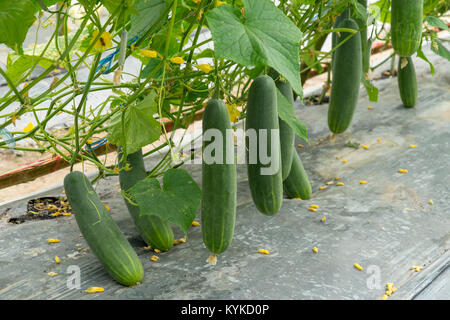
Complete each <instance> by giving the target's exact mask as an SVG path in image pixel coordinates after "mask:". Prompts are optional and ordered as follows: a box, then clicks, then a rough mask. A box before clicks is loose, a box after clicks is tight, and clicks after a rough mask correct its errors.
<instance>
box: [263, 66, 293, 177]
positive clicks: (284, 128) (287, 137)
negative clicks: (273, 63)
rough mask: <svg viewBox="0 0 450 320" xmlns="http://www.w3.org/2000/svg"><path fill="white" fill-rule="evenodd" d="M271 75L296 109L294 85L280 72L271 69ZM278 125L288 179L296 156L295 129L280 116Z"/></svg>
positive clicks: (282, 156)
mask: <svg viewBox="0 0 450 320" xmlns="http://www.w3.org/2000/svg"><path fill="white" fill-rule="evenodd" d="M269 75H270V77H271V78H272V79H273V80H275V85H276V86H277V88H278V90H280V92H281V94H282V95H283V96H284V97H285V98H286V99H287V100H288V101H289V103H290V105H291V106H292V110H294V94H293V92H292V87H291V85H290V84H289V82H288V81H287V80H283V79H281V77H280V75H279V74H278V72H276V71H275V70H273V69H271V70H270V72H269ZM278 126H279V127H280V150H281V176H282V179H283V180H284V179H286V178H287V177H288V175H289V171H290V170H291V165H292V157H293V156H294V149H293V148H292V146H293V145H294V141H295V133H294V129H292V128H291V126H289V125H288V124H287V123H286V122H285V121H283V120H281V119H280V118H278Z"/></svg>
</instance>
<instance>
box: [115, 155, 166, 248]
mask: <svg viewBox="0 0 450 320" xmlns="http://www.w3.org/2000/svg"><path fill="white" fill-rule="evenodd" d="M122 160H123V159H122V148H119V181H120V188H121V189H122V190H124V191H128V190H129V189H131V187H133V186H134V185H135V184H136V183H137V182H139V181H141V180H143V179H145V177H146V176H147V173H146V171H145V166H144V158H143V157H142V150H139V151H136V152H134V153H132V154H129V155H127V161H126V163H128V168H127V170H126V169H125V168H124V167H123V166H124V165H125V163H124V161H122ZM125 203H126V205H127V207H128V211H129V212H130V215H131V217H132V218H133V220H134V224H135V225H136V227H137V229H138V231H139V233H140V235H141V237H142V239H143V240H144V241H145V243H146V244H147V245H149V246H151V247H152V248H154V249H159V250H161V251H167V250H170V248H172V246H173V240H174V236H173V231H172V228H171V226H170V224H169V223H168V222H166V221H163V220H162V219H161V218H160V217H158V216H149V215H143V216H141V215H140V208H139V207H138V206H135V205H133V204H131V203H129V202H128V201H127V200H126V199H125Z"/></svg>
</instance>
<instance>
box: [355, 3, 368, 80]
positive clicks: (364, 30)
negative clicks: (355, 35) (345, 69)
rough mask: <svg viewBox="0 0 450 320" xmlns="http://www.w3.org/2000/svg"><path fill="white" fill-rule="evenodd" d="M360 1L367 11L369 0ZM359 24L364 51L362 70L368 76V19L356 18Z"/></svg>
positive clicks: (362, 49)
mask: <svg viewBox="0 0 450 320" xmlns="http://www.w3.org/2000/svg"><path fill="white" fill-rule="evenodd" d="M358 2H359V3H360V4H361V5H362V6H363V7H364V8H365V9H366V13H367V0H358ZM356 22H357V23H358V26H359V30H360V31H359V32H360V34H361V51H362V71H363V75H364V76H366V74H368V72H369V68H370V50H371V45H370V46H369V41H368V40H367V21H365V20H361V19H358V20H356Z"/></svg>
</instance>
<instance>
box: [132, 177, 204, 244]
mask: <svg viewBox="0 0 450 320" xmlns="http://www.w3.org/2000/svg"><path fill="white" fill-rule="evenodd" d="M163 185H164V186H163V188H162V189H161V186H160V184H159V181H158V180H157V179H156V178H150V179H144V180H141V181H139V182H138V183H136V184H135V185H134V186H133V187H132V188H131V189H130V190H129V193H130V194H131V195H132V196H133V198H134V199H135V200H136V202H137V204H138V205H139V207H140V209H141V210H140V214H141V215H154V216H158V217H160V218H161V219H162V220H164V221H168V222H170V223H173V224H175V225H177V226H178V227H180V229H181V230H183V232H184V234H185V235H186V232H187V230H188V229H189V227H190V226H191V224H192V221H194V218H195V215H196V213H197V210H198V208H199V207H200V201H201V195H202V191H201V190H200V187H199V186H198V185H197V183H195V181H194V179H192V177H191V176H190V175H189V173H187V172H186V171H185V170H182V169H169V170H167V171H166V172H165V173H164V177H163Z"/></svg>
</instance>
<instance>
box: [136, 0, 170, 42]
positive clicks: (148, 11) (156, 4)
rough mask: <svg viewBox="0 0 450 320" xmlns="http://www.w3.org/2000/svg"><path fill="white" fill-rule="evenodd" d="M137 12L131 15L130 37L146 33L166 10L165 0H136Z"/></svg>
mask: <svg viewBox="0 0 450 320" xmlns="http://www.w3.org/2000/svg"><path fill="white" fill-rule="evenodd" d="M134 8H135V9H136V14H132V15H131V16H130V20H131V29H130V38H131V37H134V36H142V35H144V34H145V33H146V32H147V31H148V30H149V29H150V28H151V27H152V26H153V25H154V24H155V23H156V22H157V21H158V20H159V19H160V18H161V16H162V15H163V14H164V13H165V12H166V10H167V2H166V1H165V0H136V1H135V3H134Z"/></svg>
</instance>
